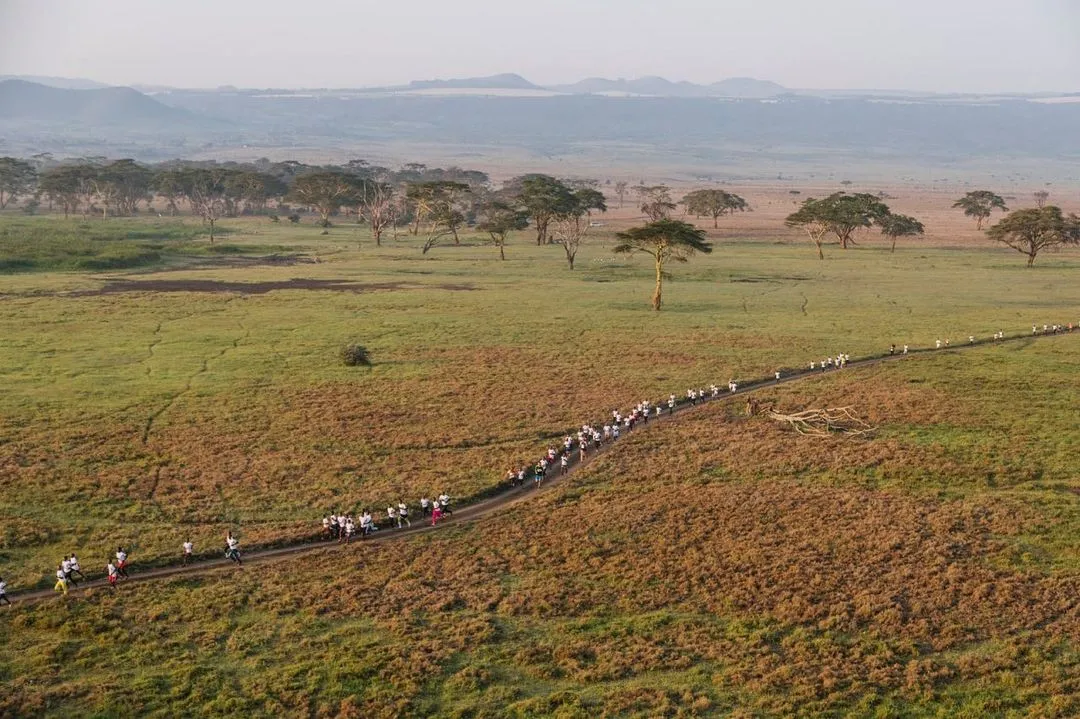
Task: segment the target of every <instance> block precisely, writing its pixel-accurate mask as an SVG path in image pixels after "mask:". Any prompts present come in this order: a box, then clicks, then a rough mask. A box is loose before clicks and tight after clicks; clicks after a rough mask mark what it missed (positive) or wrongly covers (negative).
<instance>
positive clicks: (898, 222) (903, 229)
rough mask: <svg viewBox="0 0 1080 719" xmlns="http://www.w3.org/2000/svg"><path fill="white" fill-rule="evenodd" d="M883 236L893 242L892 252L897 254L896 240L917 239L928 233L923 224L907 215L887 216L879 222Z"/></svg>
mask: <svg viewBox="0 0 1080 719" xmlns="http://www.w3.org/2000/svg"><path fill="white" fill-rule="evenodd" d="M879 224H880V226H881V234H883V235H885V236H886V237H888V238H889V239H890V240H892V247H891V249H890V250H889V251H890V252H896V240H897V238H899V237H917V236H919V235H922V234H923V233H924V232H926V228H925V227H923V223H921V222H919V221H918V220H916V219H915V218H914V217H908V216H907V215H892V214H890V215H886V216H885V217H884V218H882V219H881V220H880V221H879Z"/></svg>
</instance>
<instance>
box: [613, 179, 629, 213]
mask: <svg viewBox="0 0 1080 719" xmlns="http://www.w3.org/2000/svg"><path fill="white" fill-rule="evenodd" d="M629 187H630V185H629V184H628V183H626V182H623V181H619V182H616V183H615V196H616V197H618V198H619V209H620V210H621V209H622V207H623V201H624V200H626V191H627V190H628V189H629Z"/></svg>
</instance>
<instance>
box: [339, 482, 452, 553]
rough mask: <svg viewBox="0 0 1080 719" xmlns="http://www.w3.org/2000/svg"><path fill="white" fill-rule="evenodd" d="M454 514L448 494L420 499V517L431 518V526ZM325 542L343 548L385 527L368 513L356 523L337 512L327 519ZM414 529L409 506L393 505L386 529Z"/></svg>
mask: <svg viewBox="0 0 1080 719" xmlns="http://www.w3.org/2000/svg"><path fill="white" fill-rule="evenodd" d="M453 513H454V512H453V510H451V509H450V495H448V494H447V493H446V492H443V493H442V494H440V495H438V496H436V497H435V498H434V499H429V498H428V497H421V498H420V516H421V517H424V518H427V517H430V518H431V524H432V525H435V524H438V522H439V520H441V519H445V518H446V517H448V516H450V515H452V514H453ZM322 527H323V538H324V539H326V540H327V541H336V542H338V543H339V544H348V543H349V541H350V540H351V539H352V538H353V535H354V534H357V533H358V532H359V534H360V537H362V538H363V537H368V536H371V534H373V533H374V532H377V531H378V530H379V529H382V528H383V527H380V526H379V522H378V521H377V520H376V519H375V518H374V517H373V516H372V514H371V512H370V511H369V510H367V509H365V510H363V511H362V512H360V515H359V518H358V519H354V518H353V515H352V514H351V513H349V514H339V513H338V512H336V511H334V512H331V513H330V514H328V515H326V516H325V517H323V520H322ZM408 527H412V521H411V520H410V519H409V505H407V504H406V503H405V502H404V501H399V502H398V503H397V504H396V505H394V504H391V505H390V506H388V507H387V508H386V520H385V529H406V528H408Z"/></svg>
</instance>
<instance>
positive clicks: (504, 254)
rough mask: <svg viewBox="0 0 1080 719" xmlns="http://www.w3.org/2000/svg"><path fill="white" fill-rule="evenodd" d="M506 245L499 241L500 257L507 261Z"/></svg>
mask: <svg viewBox="0 0 1080 719" xmlns="http://www.w3.org/2000/svg"><path fill="white" fill-rule="evenodd" d="M505 250H506V245H505V244H504V243H502V242H500V243H499V259H500V260H503V261H506V252H505Z"/></svg>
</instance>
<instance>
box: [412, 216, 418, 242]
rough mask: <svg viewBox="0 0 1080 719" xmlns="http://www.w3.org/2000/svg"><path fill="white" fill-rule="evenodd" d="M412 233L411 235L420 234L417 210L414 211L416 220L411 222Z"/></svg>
mask: <svg viewBox="0 0 1080 719" xmlns="http://www.w3.org/2000/svg"><path fill="white" fill-rule="evenodd" d="M412 233H413V237H415V236H416V235H418V234H420V213H419V212H417V213H416V221H415V222H413V226H412Z"/></svg>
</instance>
